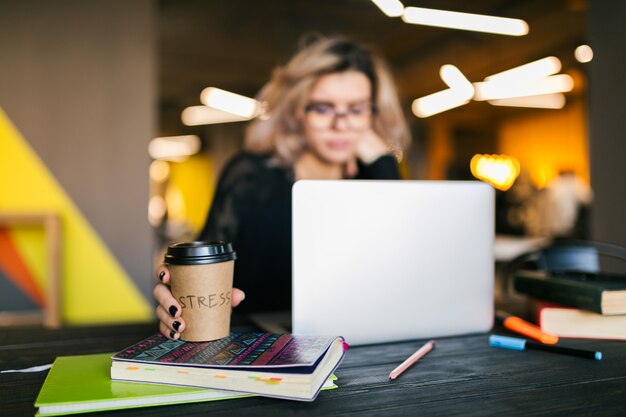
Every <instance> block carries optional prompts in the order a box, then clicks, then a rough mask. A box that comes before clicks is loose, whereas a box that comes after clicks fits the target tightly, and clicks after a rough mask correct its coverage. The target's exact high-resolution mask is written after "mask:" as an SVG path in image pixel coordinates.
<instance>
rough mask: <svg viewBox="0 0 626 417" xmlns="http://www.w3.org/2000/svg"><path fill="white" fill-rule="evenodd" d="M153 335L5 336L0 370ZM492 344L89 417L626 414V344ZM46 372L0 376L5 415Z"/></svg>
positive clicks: (381, 354) (363, 354) (33, 393)
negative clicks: (283, 393)
mask: <svg viewBox="0 0 626 417" xmlns="http://www.w3.org/2000/svg"><path fill="white" fill-rule="evenodd" d="M246 327H248V328H249V327H250V326H249V325H248V324H246V323H245V322H241V320H240V321H239V322H238V324H237V326H236V329H237V330H245V329H246ZM155 329H156V324H149V325H145V324H144V325H126V326H107V327H88V328H80V327H77V328H63V329H58V330H46V329H43V328H41V327H22V328H9V329H0V370H4V369H16V368H27V367H31V366H35V365H42V364H47V363H52V362H53V360H54V358H55V357H56V356H67V355H83V354H91V353H103V352H112V351H117V350H121V349H122V348H124V347H126V346H128V345H131V344H133V343H134V342H136V341H138V340H140V339H142V338H143V337H146V336H148V335H150V334H151V333H153V332H154V331H155ZM496 331H497V333H498V334H506V332H505V331H498V330H496ZM487 338H488V335H487V334H480V335H470V336H460V337H450V338H441V339H438V343H437V347H436V348H435V349H434V350H433V351H432V352H431V353H429V354H428V355H427V356H426V357H425V358H424V359H423V360H422V361H420V362H418V363H417V364H416V365H415V366H413V367H412V368H410V369H409V370H408V371H407V372H405V373H404V374H403V375H401V376H400V377H399V378H398V379H397V380H395V381H389V380H388V375H389V372H390V371H391V370H392V369H393V368H395V367H396V366H397V365H398V364H399V363H400V362H402V361H403V360H404V359H405V358H407V357H408V356H409V355H411V354H412V353H413V352H414V351H415V350H416V349H417V348H418V347H419V346H421V345H422V344H423V343H424V342H425V341H424V340H421V341H410V342H401V343H390V344H381V345H370V346H360V347H352V348H350V349H349V350H348V352H347V356H346V358H345V360H344V362H343V363H342V364H341V366H340V367H339V369H338V370H337V372H336V375H337V376H338V377H339V380H338V385H339V389H337V390H332V391H325V392H322V393H320V395H319V397H318V398H317V400H316V401H315V402H313V403H303V402H295V401H285V400H277V399H271V398H260V397H256V398H245V399H238V400H229V401H218V402H207V403H196V404H182V405H174V406H162V407H150V408H142V409H133V410H122V411H115V412H102V413H94V414H90V415H97V416H105V415H111V416H118V417H122V416H148V415H150V416H154V415H170V416H179V415H180V416H182V415H184V416H202V417H207V416H210V417H218V416H229V417H232V416H266V415H267V416H292V415H293V416H303V415H315V416H318V415H319V416H339V415H342V416H345V415H366V416H418V415H419V416H449V415H463V416H472V415H481V416H482V415H494V416H496V415H497V416H524V417H527V416H543V415H545V416H555V415H563V416H573V415H576V416H578V415H589V416H625V415H626V343H624V342H609V341H592V340H569V341H567V344H568V345H570V346H574V347H579V348H584V349H591V350H600V351H602V352H603V354H604V359H603V360H602V361H594V360H588V359H582V358H578V357H572V356H565V355H557V354H551V353H545V352H539V351H525V352H517V351H512V350H506V349H499V348H492V347H489V346H488V342H487ZM46 374H47V372H38V373H29V374H25V373H3V374H0V415H1V416H6V417H9V416H11V417H13V416H32V415H33V414H34V412H35V409H34V407H33V403H34V402H35V398H36V397H37V394H38V392H39V389H40V388H41V385H42V383H43V381H44V379H45V377H46ZM85 415H86V414H85Z"/></svg>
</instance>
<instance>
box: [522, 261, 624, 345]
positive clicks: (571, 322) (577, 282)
mask: <svg viewBox="0 0 626 417" xmlns="http://www.w3.org/2000/svg"><path fill="white" fill-rule="evenodd" d="M515 289H516V290H517V291H518V292H520V293H522V294H525V295H528V296H530V297H532V300H533V303H532V306H533V308H532V309H533V314H535V315H536V320H537V324H538V325H539V326H540V327H541V329H542V330H543V331H545V332H549V333H553V334H556V335H558V336H560V337H575V338H589V339H613V340H626V276H624V275H618V274H607V273H585V272H547V271H518V272H517V273H516V276H515Z"/></svg>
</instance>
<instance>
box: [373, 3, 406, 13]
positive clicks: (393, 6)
mask: <svg viewBox="0 0 626 417" xmlns="http://www.w3.org/2000/svg"><path fill="white" fill-rule="evenodd" d="M372 3H374V4H375V5H376V6H378V8H379V9H380V10H381V11H382V12H383V13H384V14H386V15H387V16H389V17H400V16H402V13H404V5H403V4H402V2H400V1H399V0H372Z"/></svg>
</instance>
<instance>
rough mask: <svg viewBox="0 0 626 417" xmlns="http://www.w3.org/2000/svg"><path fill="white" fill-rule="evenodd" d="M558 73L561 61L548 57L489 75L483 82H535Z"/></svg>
mask: <svg viewBox="0 0 626 417" xmlns="http://www.w3.org/2000/svg"><path fill="white" fill-rule="evenodd" d="M559 71H561V61H560V60H559V59H558V58H557V57H554V56H549V57H546V58H542V59H539V60H537V61H533V62H529V63H528V64H524V65H520V66H519V67H515V68H511V69H509V70H506V71H503V72H499V73H497V74H493V75H490V76H489V77H485V81H494V82H495V81H497V82H519V81H522V80H537V79H540V78H546V77H549V76H550V75H554V74H556V73H557V72H559Z"/></svg>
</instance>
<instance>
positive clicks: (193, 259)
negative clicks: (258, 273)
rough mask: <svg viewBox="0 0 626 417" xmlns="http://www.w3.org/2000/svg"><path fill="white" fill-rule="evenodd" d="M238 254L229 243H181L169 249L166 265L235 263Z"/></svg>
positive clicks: (166, 254)
mask: <svg viewBox="0 0 626 417" xmlns="http://www.w3.org/2000/svg"><path fill="white" fill-rule="evenodd" d="M235 259H237V253H236V252H235V251H234V250H233V246H232V245H231V244H230V243H228V242H222V241H214V242H180V243H174V244H171V245H169V246H168V247H167V252H166V253H165V263H167V264H173V265H201V264H213V263H218V262H227V261H234V260H235Z"/></svg>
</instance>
